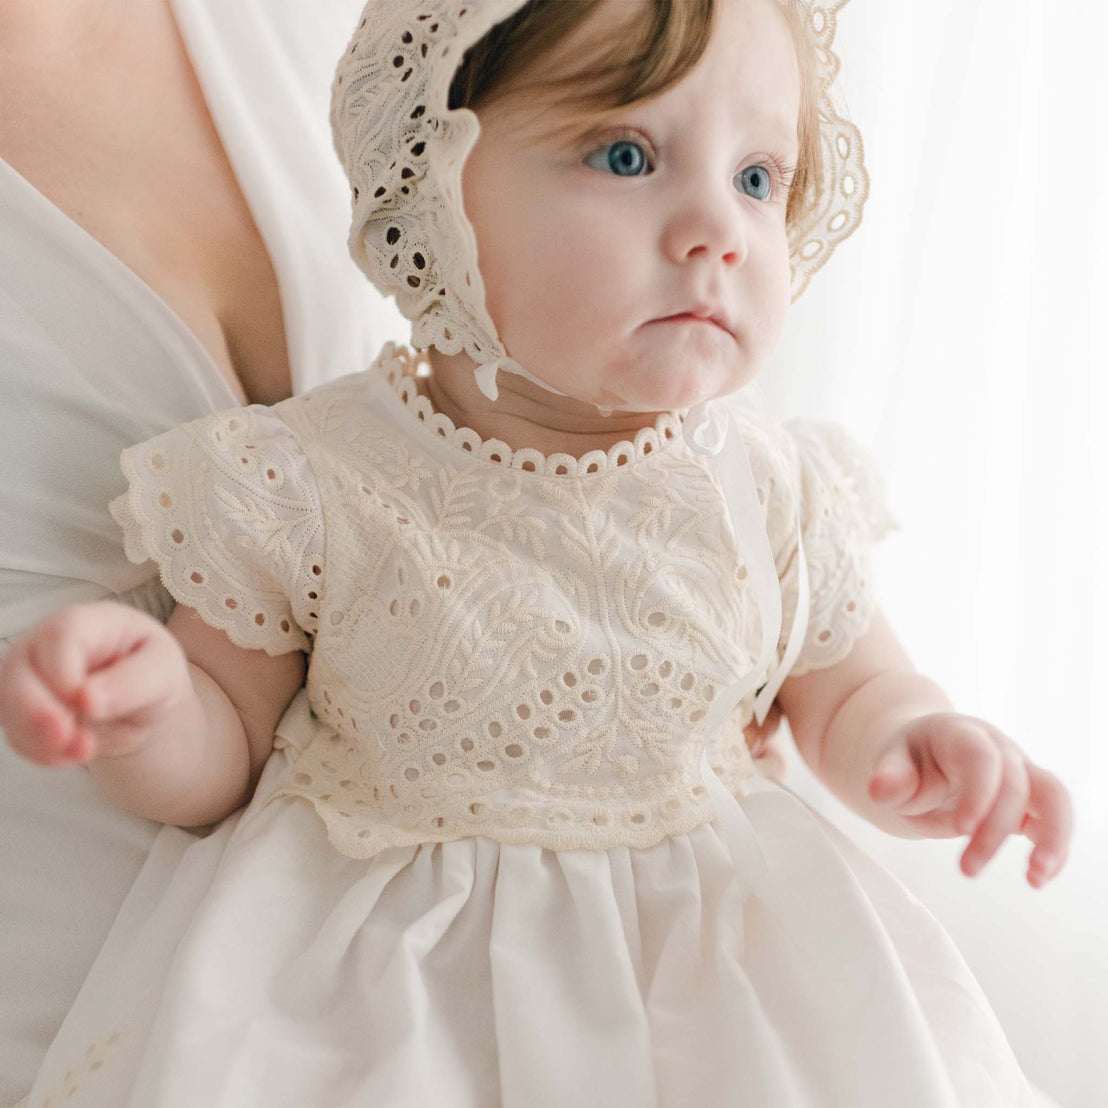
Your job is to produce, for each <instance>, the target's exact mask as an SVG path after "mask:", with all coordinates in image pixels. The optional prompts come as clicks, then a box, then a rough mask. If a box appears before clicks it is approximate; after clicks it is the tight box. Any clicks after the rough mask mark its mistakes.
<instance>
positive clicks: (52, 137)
mask: <svg viewBox="0 0 1108 1108" xmlns="http://www.w3.org/2000/svg"><path fill="white" fill-rule="evenodd" d="M130 7H131V8H132V9H133V13H132V14H133V18H129V19H128V21H127V24H126V26H125V27H123V28H121V31H122V32H124V33H120V34H117V35H113V36H108V35H106V34H105V36H104V40H103V41H102V42H100V41H98V42H97V43H96V49H95V50H94V49H93V46H92V44H91V43H90V44H88V45H87V46H86V47H85V48H84V50H83V51H82V50H80V48H78V47H76V46H72V47H67V48H66V49H63V50H59V52H58V53H57V54H49V53H47V54H45V55H44V54H39V55H37V56H29V55H23V56H21V57H20V58H19V59H18V60H17V61H15V62H13V63H11V64H8V62H9V61H10V59H9V58H6V59H5V65H4V66H2V67H0V99H2V100H3V101H4V104H5V111H4V112H3V113H2V117H0V156H3V158H4V159H5V160H6V161H7V162H8V163H9V164H10V165H11V166H12V168H13V169H15V170H16V171H17V172H18V173H20V174H21V175H22V176H23V177H24V178H25V179H26V180H27V181H28V182H29V183H30V184H31V185H32V186H34V187H35V188H36V189H37V190H38V191H39V192H41V193H42V194H43V195H44V196H45V197H46V198H47V199H48V200H49V201H51V202H52V203H53V204H54V205H55V206H56V207H57V208H58V209H59V211H60V212H61V213H64V215H65V216H68V217H69V218H70V219H72V220H73V222H75V223H76V224H77V225H78V226H79V227H80V228H81V229H82V230H83V231H85V232H87V233H88V234H89V235H91V236H92V237H93V238H94V239H96V240H97V241H98V242H99V244H100V245H101V246H102V247H104V248H105V249H106V250H107V251H109V252H110V253H111V254H113V255H115V257H116V258H117V259H118V260H119V261H120V262H122V263H123V264H124V265H125V266H126V267H128V268H129V269H130V270H132V271H133V272H134V274H135V275H136V276H137V277H138V278H139V279H140V280H141V281H142V282H143V283H145V285H146V286H148V290H149V291H152V293H153V294H156V295H157V296H158V297H160V298H161V299H162V300H163V301H164V302H165V303H166V304H167V305H168V306H169V308H170V309H171V310H172V311H173V312H174V313H175V314H176V315H177V316H178V317H179V318H180V320H181V321H182V322H183V323H184V324H185V326H186V327H188V328H189V330H191V331H192V333H193V334H194V335H195V337H196V338H197V339H198V340H199V341H200V342H201V343H202V345H203V346H204V348H205V349H206V350H207V352H208V354H209V355H210V357H211V359H212V361H213V362H214V363H215V365H216V366H217V367H218V369H219V371H220V372H221V373H222V374H223V376H224V377H225V378H226V379H227V380H228V382H229V383H230V384H231V387H232V388H233V390H234V392H235V393H236V395H237V396H238V397H239V398H240V400H243V401H247V400H250V401H261V402H270V401H274V400H277V399H281V398H283V397H284V396H287V395H288V394H289V392H290V391H291V388H290V373H289V365H288V354H287V349H286V343H285V334H284V325H283V318H282V309H281V302H280V297H279V292H278V286H277V280H276V277H275V274H274V271H273V267H272V264H271V262H270V259H269V256H268V253H267V251H266V247H265V244H264V242H263V241H262V238H261V235H260V234H259V231H258V229H257V227H256V225H255V223H254V220H253V218H252V216H251V213H250V211H249V209H248V207H247V204H246V201H245V199H244V197H243V195H242V192H241V190H240V188H239V185H238V182H237V180H236V178H235V175H234V173H233V171H232V169H231V165H230V163H229V161H228V159H227V155H226V152H225V151H224V148H223V146H222V144H221V142H220V139H219V137H218V135H217V133H216V130H215V127H214V125H213V123H212V119H211V117H210V115H209V111H208V107H207V104H206V102H205V100H204V96H203V94H202V92H201V89H200V87H199V85H198V83H197V80H196V76H195V74H194V72H193V69H192V66H191V63H190V61H189V58H188V56H187V54H186V52H185V49H184V46H183V44H182V42H181V39H180V36H179V34H178V32H177V28H176V25H175V23H174V21H173V18H172V13H171V11H170V9H169V6H168V4H162V3H152V4H141V5H131V6H130ZM74 51H77V53H74Z"/></svg>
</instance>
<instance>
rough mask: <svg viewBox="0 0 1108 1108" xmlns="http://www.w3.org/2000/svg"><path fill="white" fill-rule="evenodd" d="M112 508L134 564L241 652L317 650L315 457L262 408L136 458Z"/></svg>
mask: <svg viewBox="0 0 1108 1108" xmlns="http://www.w3.org/2000/svg"><path fill="white" fill-rule="evenodd" d="M121 464H122V467H123V472H124V476H125V477H126V478H127V482H128V489H127V492H126V493H124V494H123V495H122V496H120V497H118V498H117V499H115V500H113V501H112V502H111V505H110V508H111V513H112V515H113V517H114V518H115V520H116V522H117V523H118V524H119V525H120V526H121V527H122V528H123V533H124V544H125V550H126V553H127V557H128V558H129V559H130V560H131V561H133V562H142V561H146V560H147V559H152V560H153V561H154V562H155V563H156V564H157V567H158V570H159V572H160V574H161V578H162V581H163V583H164V584H165V587H166V588H167V589H168V590H169V592H170V593H171V594H172V595H173V597H174V599H175V600H177V601H178V603H181V604H187V605H188V606H190V607H192V608H195V609H196V610H197V612H198V613H199V614H200V616H201V617H202V618H203V619H204V620H205V622H207V623H209V624H211V625H212V626H213V627H216V628H218V629H220V630H221V631H224V632H225V633H226V634H227V636H228V637H229V638H230V639H231V641H232V642H234V643H235V644H236V645H238V646H241V647H244V648H246V649H250V650H265V651H266V652H267V653H269V654H283V653H287V652H289V651H292V650H309V649H310V646H311V640H310V636H311V635H312V634H313V633H314V632H315V629H316V625H317V622H318V615H317V613H318V611H319V598H320V595H321V592H322V588H323V566H324V562H323V516H322V512H321V507H320V498H319V489H318V486H317V484H316V481H315V478H314V476H313V473H312V470H311V466H310V464H309V461H308V458H307V456H306V455H305V453H304V451H303V450H302V448H301V446H300V444H299V443H298V442H297V440H296V436H295V434H294V433H293V431H292V430H291V429H290V428H289V426H288V425H287V424H286V423H285V422H284V421H283V420H282V419H281V418H280V417H279V416H278V415H276V414H274V412H273V410H272V409H270V408H267V407H264V406H262V405H253V406H251V407H248V408H237V409H234V410H231V411H227V412H217V413H215V414H214V415H211V416H206V417H204V418H203V419H200V420H197V421H195V422H194V423H189V424H186V425H185V426H183V427H178V428H175V429H174V430H172V431H168V432H166V433H165V434H163V435H159V436H157V437H156V438H153V439H150V440H149V441H147V442H144V443H141V444H140V445H138V446H134V447H131V448H129V449H128V450H125V451H124V452H123V455H122V459H121Z"/></svg>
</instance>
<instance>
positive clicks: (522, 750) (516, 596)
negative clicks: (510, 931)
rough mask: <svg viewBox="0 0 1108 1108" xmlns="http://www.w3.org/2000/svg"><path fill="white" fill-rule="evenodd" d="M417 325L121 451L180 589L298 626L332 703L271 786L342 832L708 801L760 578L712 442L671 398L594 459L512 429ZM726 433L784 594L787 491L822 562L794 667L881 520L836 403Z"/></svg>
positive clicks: (683, 826) (821, 649) (545, 832)
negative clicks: (703, 763) (817, 421)
mask: <svg viewBox="0 0 1108 1108" xmlns="http://www.w3.org/2000/svg"><path fill="white" fill-rule="evenodd" d="M414 372H415V361H414V359H413V357H412V355H411V354H410V352H408V351H405V350H397V349H396V348H394V347H393V346H391V344H390V346H388V347H386V349H385V350H384V351H383V353H382V354H381V356H380V357H379V358H378V359H377V361H376V362H375V364H374V365H373V367H371V369H369V370H368V371H367V372H365V373H363V374H358V375H356V376H353V377H348V378H345V379H343V380H340V381H337V382H335V383H333V384H331V385H327V386H324V387H323V388H320V389H317V390H316V391H314V392H312V393H309V394H307V395H306V396H303V397H300V398H296V399H293V400H290V401H287V402H285V403H283V404H280V405H277V406H276V408H274V409H266V408H261V407H254V408H249V409H242V410H237V411H234V412H228V413H222V414H219V415H216V416H212V417H209V418H207V419H203V420H200V421H198V422H196V423H194V424H190V425H188V426H187V427H184V428H180V429H178V430H176V431H173V432H170V433H169V434H167V435H163V436H160V437H159V438H156V439H154V440H151V441H150V442H148V443H145V444H143V445H141V446H138V447H135V448H133V449H132V450H130V451H128V452H127V453H126V455H125V460H124V467H125V470H126V473H127V476H128V478H129V480H130V489H129V492H128V494H127V495H126V497H122V498H120V500H118V501H116V502H115V503H114V504H113V512H114V513H115V515H116V518H117V519H118V520H119V522H120V523H121V524H122V525H123V527H124V529H125V531H126V535H127V550H128V553H129V555H130V556H131V557H133V558H135V559H139V558H142V557H153V558H154V559H155V560H156V561H157V562H158V564H159V566H160V569H161V572H162V576H163V579H164V581H165V584H166V586H167V587H168V588H169V590H170V591H171V592H172V593H173V594H174V596H175V597H176V598H177V599H178V600H179V601H181V602H183V603H186V604H189V605H192V606H193V607H196V608H197V609H198V610H199V611H200V612H201V614H202V615H203V616H204V618H205V619H206V620H208V621H209V622H211V623H213V624H214V625H215V626H217V627H220V628H222V629H224V630H225V631H226V632H227V634H228V635H229V636H230V637H231V638H232V639H233V640H234V641H235V642H237V643H239V644H241V645H243V646H247V647H251V648H262V649H265V650H268V651H269V652H271V653H279V652H282V651H287V650H292V649H310V650H311V660H310V665H309V670H308V678H307V689H308V693H309V697H310V700H311V703H312V707H313V711H314V712H315V713H316V714H317V715H318V716H319V717H320V718H321V719H322V720H324V721H325V722H326V723H327V724H328V725H329V729H327V730H326V731H325V732H324V733H323V734H322V735H321V736H320V738H318V739H316V740H315V741H314V742H313V743H312V745H310V746H309V747H308V748H307V749H306V750H305V751H304V752H303V753H302V754H301V756H300V758H299V759H298V761H297V762H296V764H295V765H294V767H293V769H292V771H291V772H290V775H289V777H288V779H287V780H286V781H285V782H284V783H283V786H282V787H281V788H279V789H278V790H277V793H276V794H275V797H276V796H299V797H303V798H305V799H307V800H309V801H310V802H312V803H313V804H314V805H315V806H316V808H317V810H318V811H319V813H320V815H321V816H322V818H323V819H324V820H325V822H326V823H327V826H328V829H329V832H330V835H331V838H332V841H333V842H334V843H335V845H336V846H337V847H338V849H339V850H341V851H342V852H343V853H346V854H348V855H351V856H369V855H371V854H373V853H375V852H377V851H379V850H381V849H383V848H385V847H387V846H390V845H396V844H400V843H411V842H419V841H429V840H448V839H454V838H459V837H462V836H467V835H474V834H482V835H488V836H490V837H493V838H497V839H500V840H502V841H514V842H535V843H540V844H542V845H546V846H550V847H552V848H570V847H594V848H605V847H608V846H612V845H616V844H627V845H637V846H646V845H650V844H652V843H655V842H657V841H659V840H660V839H661V838H663V837H664V836H666V835H668V834H676V833H680V832H682V831H687V830H688V829H689V828H691V827H692V826H694V825H696V824H697V823H699V822H704V821H707V820H710V819H711V818H712V807H711V804H710V802H709V801H708V799H707V797H706V795H705V791H704V787H703V784H702V782H701V779H700V774H699V769H698V765H699V761H700V758H701V754H702V751H704V750H707V751H708V752H709V755H710V758H711V760H712V762H713V763H714V764H715V766H716V768H717V772H719V773H720V774H721V776H723V778H724V780H725V781H728V780H729V779H730V780H732V781H734V780H737V779H738V778H740V777H741V776H743V775H745V774H746V773H749V772H751V771H752V770H751V763H750V759H749V755H748V754H747V751H746V746H745V743H744V742H743V738H742V733H741V730H742V726H743V725H744V724H745V723H746V722H747V721H748V720H749V717H750V708H749V704H748V703H747V702H745V701H744V702H743V703H742V704H740V706H739V708H738V709H737V710H736V711H735V713H733V715H732V718H731V719H730V720H729V721H727V722H726V723H724V724H723V725H722V726H721V725H720V721H718V720H715V719H714V718H713V715H712V703H713V701H714V700H715V698H716V697H717V694H718V693H719V692H720V691H721V690H722V689H724V688H725V687H727V686H728V685H730V684H733V683H734V682H735V681H736V680H737V679H738V678H740V677H741V676H743V674H745V673H746V672H747V671H748V670H749V669H750V668H751V667H752V665H753V663H754V661H755V659H756V657H757V653H758V649H759V645H760V629H759V626H758V612H757V607H756V605H755V604H754V602H753V598H752V596H751V595H750V593H751V590H750V588H749V586H748V585H747V583H746V580H745V578H746V572H745V567H744V564H743V552H742V550H741V549H738V548H737V546H736V540H735V538H734V536H733V535H732V532H731V529H730V527H729V526H728V523H727V516H726V512H725V508H724V500H723V495H722V493H721V490H720V485H719V481H718V478H717V475H716V474H715V472H714V468H713V467H714V465H715V464H716V463H715V462H714V460H713V459H711V458H706V457H704V456H701V455H696V454H693V453H692V452H690V451H689V449H688V447H687V446H686V445H685V443H684V441H683V439H682V436H681V435H680V433H679V418H678V417H677V416H675V415H665V416H662V417H660V418H659V420H658V422H657V424H656V425H655V426H654V427H653V428H646V429H644V430H643V431H640V432H639V433H638V435H637V436H636V437H635V440H634V442H628V443H621V444H618V445H617V446H615V447H613V448H612V449H611V450H609V451H607V452H596V453H595V454H593V455H588V456H586V457H585V458H582V459H576V460H575V459H573V458H569V457H567V456H558V455H555V456H551V457H543V456H542V455H539V454H537V453H535V452H533V451H515V452H513V451H511V450H510V449H509V448H508V447H507V446H506V445H505V444H503V443H497V442H495V441H488V440H484V441H483V440H481V439H480V438H479V437H478V436H476V435H475V434H474V433H473V432H472V431H469V430H467V429H465V428H455V427H454V426H453V424H452V423H451V422H450V421H449V420H448V419H446V417H444V416H441V415H438V414H436V413H434V412H433V411H432V409H431V407H430V404H429V403H428V402H427V400H426V399H425V398H424V397H423V396H422V395H421V393H420V391H419V389H418V388H417V382H416V380H415V378H414V376H413V374H414ZM742 426H743V430H744V439H745V441H746V446H747V451H748V453H749V456H750V460H751V466H752V470H753V473H754V476H755V480H756V484H757V487H758V494H759V500H760V501H761V503H762V505H763V508H764V511H765V521H766V526H767V530H768V533H769V536H770V541H771V547H772V550H773V553H774V558H775V562H776V565H777V569H778V574H779V576H780V578H781V581H782V590H783V608H784V615H785V624H784V626H785V633H787V630H788V627H789V626H790V621H791V614H792V612H793V611H794V610H795V606H796V595H795V594H796V565H795V556H796V549H797V544H796V535H795V525H794V520H795V518H796V507H797V504H798V498H799V504H800V509H801V510H800V516H801V519H802V521H803V527H804V545H805V551H806V556H807V559H808V563H809V569H810V574H811V581H812V596H811V618H810V623H809V629H808V635H807V638H806V641H805V645H804V648H803V651H802V653H801V656H800V660H799V663H798V665H797V667H796V670H794V672H800V671H803V670H804V669H808V668H814V667H818V666H822V665H829V664H832V663H833V662H835V661H837V660H839V658H841V657H843V656H844V655H845V654H846V653H847V652H848V651H849V649H850V646H851V644H852V643H853V642H854V640H855V639H856V638H857V636H858V635H860V634H861V633H862V631H863V630H864V629H865V626H866V625H867V622H868V620H869V616H870V612H871V608H872V599H871V595H872V594H871V590H870V584H869V574H868V571H867V564H868V554H867V551H868V547H869V544H870V542H871V541H872V539H873V538H874V537H876V535H878V534H879V533H881V531H882V530H883V529H884V527H885V526H886V523H887V521H886V520H885V517H884V515H883V509H882V508H881V500H880V493H879V489H878V486H877V485H876V483H875V481H876V479H875V478H874V476H873V472H872V469H871V467H870V466H869V465H868V463H867V462H865V460H864V459H863V458H862V457H861V455H860V454H859V453H858V450H857V448H856V447H855V446H854V445H853V444H852V443H851V442H850V440H849V439H848V438H847V437H846V435H845V434H844V433H842V432H840V431H837V430H834V429H828V428H819V427H816V426H813V425H806V426H797V427H794V428H792V429H791V430H790V431H785V430H784V429H782V428H780V427H774V426H771V425H770V424H768V423H765V422H762V423H758V422H756V421H754V420H753V418H746V419H744V421H743V422H742Z"/></svg>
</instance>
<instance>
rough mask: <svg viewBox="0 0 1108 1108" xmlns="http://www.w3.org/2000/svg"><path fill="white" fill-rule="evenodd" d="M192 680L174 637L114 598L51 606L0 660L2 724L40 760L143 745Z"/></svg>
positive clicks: (77, 758)
mask: <svg viewBox="0 0 1108 1108" xmlns="http://www.w3.org/2000/svg"><path fill="white" fill-rule="evenodd" d="M191 689H192V683H191V680H190V678H189V671H188V662H187V661H186V659H185V654H184V651H183V650H182V649H181V647H180V644H179V643H178V642H177V640H176V639H175V638H174V637H173V635H172V634H170V632H169V631H167V630H166V629H165V628H164V627H163V626H162V625H161V624H160V623H159V622H158V621H157V620H156V619H153V618H151V617H150V616H148V615H145V614H144V613H142V612H139V611H136V610H135V609H134V608H128V607H125V606H124V605H121V604H114V603H110V602H104V603H100V604H78V605H73V606H72V607H68V608H63V609H61V610H60V611H58V612H55V613H54V614H53V615H52V616H50V617H49V618H48V619H46V620H44V621H43V622H42V623H40V624H39V625H38V626H37V627H35V628H34V630H32V631H30V632H29V633H28V634H27V635H25V636H24V637H23V638H21V639H19V640H17V641H16V642H15V644H14V645H13V646H12V648H11V649H10V650H9V651H8V653H7V655H6V656H5V657H4V658H3V660H2V661H0V727H3V729H4V731H5V733H6V735H7V739H8V742H9V743H10V744H11V746H12V748H13V749H14V750H15V751H16V752H17V753H18V754H21V755H23V757H24V758H27V759H29V760H30V761H32V762H36V763H37V764H39V765H42V766H65V765H71V764H73V763H85V762H89V761H91V760H92V759H93V758H96V757H101V756H104V757H114V756H117V755H121V754H132V753H134V752H135V751H137V750H140V749H142V748H143V747H144V746H145V745H146V743H147V742H148V741H149V739H150V737H151V735H152V734H153V729H154V726H155V724H156V722H157V721H158V720H159V719H162V718H164V717H165V714H166V713H168V712H172V711H173V709H174V706H175V705H176V704H178V703H179V702H180V701H181V700H182V698H183V697H185V696H187V695H188V693H189V692H190V691H191Z"/></svg>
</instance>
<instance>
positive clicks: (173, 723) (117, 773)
mask: <svg viewBox="0 0 1108 1108" xmlns="http://www.w3.org/2000/svg"><path fill="white" fill-rule="evenodd" d="M189 675H190V677H191V679H192V689H191V692H190V693H188V694H187V695H186V696H184V697H183V698H182V700H181V702H180V704H179V705H178V706H176V707H175V708H174V710H173V712H172V713H171V714H169V715H168V717H167V718H166V719H165V721H164V722H163V723H161V724H160V725H159V726H158V728H157V729H156V730H154V731H152V732H151V734H150V736H149V741H147V742H146V743H145V744H144V745H143V746H142V748H141V749H140V750H138V751H136V752H134V753H130V754H120V755H115V756H103V757H98V758H94V759H93V760H92V761H91V762H90V763H89V764H88V768H89V771H90V772H91V773H92V775H93V776H94V777H95V778H96V780H97V781H98V782H99V784H100V786H101V788H102V789H103V790H104V793H105V795H106V796H107V798H108V799H109V800H110V801H111V802H112V803H113V804H116V805H118V806H119V807H120V808H124V809H126V810H127V811H130V812H134V813H135V814H136V815H140V816H145V817H146V818H148V819H154V820H158V821H159V822H161V823H170V824H175V825H177V826H179V827H199V826H202V825H204V824H209V823H215V822H216V821H217V820H220V819H222V818H223V817H224V816H226V815H229V814H230V813H231V812H233V811H234V810H235V809H236V808H239V807H241V805H242V804H244V803H245V802H246V801H247V800H248V799H249V791H250V788H251V784H252V782H251V758H250V747H249V743H248V741H247V734H246V728H245V727H244V725H243V722H242V719H241V718H240V716H239V713H238V710H237V709H236V708H235V706H234V705H233V704H232V703H231V701H230V699H229V698H228V696H227V694H226V693H225V692H224V691H223V689H222V688H220V686H219V685H218V684H216V682H215V681H214V680H213V679H212V678H211V677H210V676H209V675H208V674H207V673H206V672H205V671H204V670H203V669H201V668H200V667H198V666H196V665H194V664H191V663H190V665H189Z"/></svg>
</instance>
